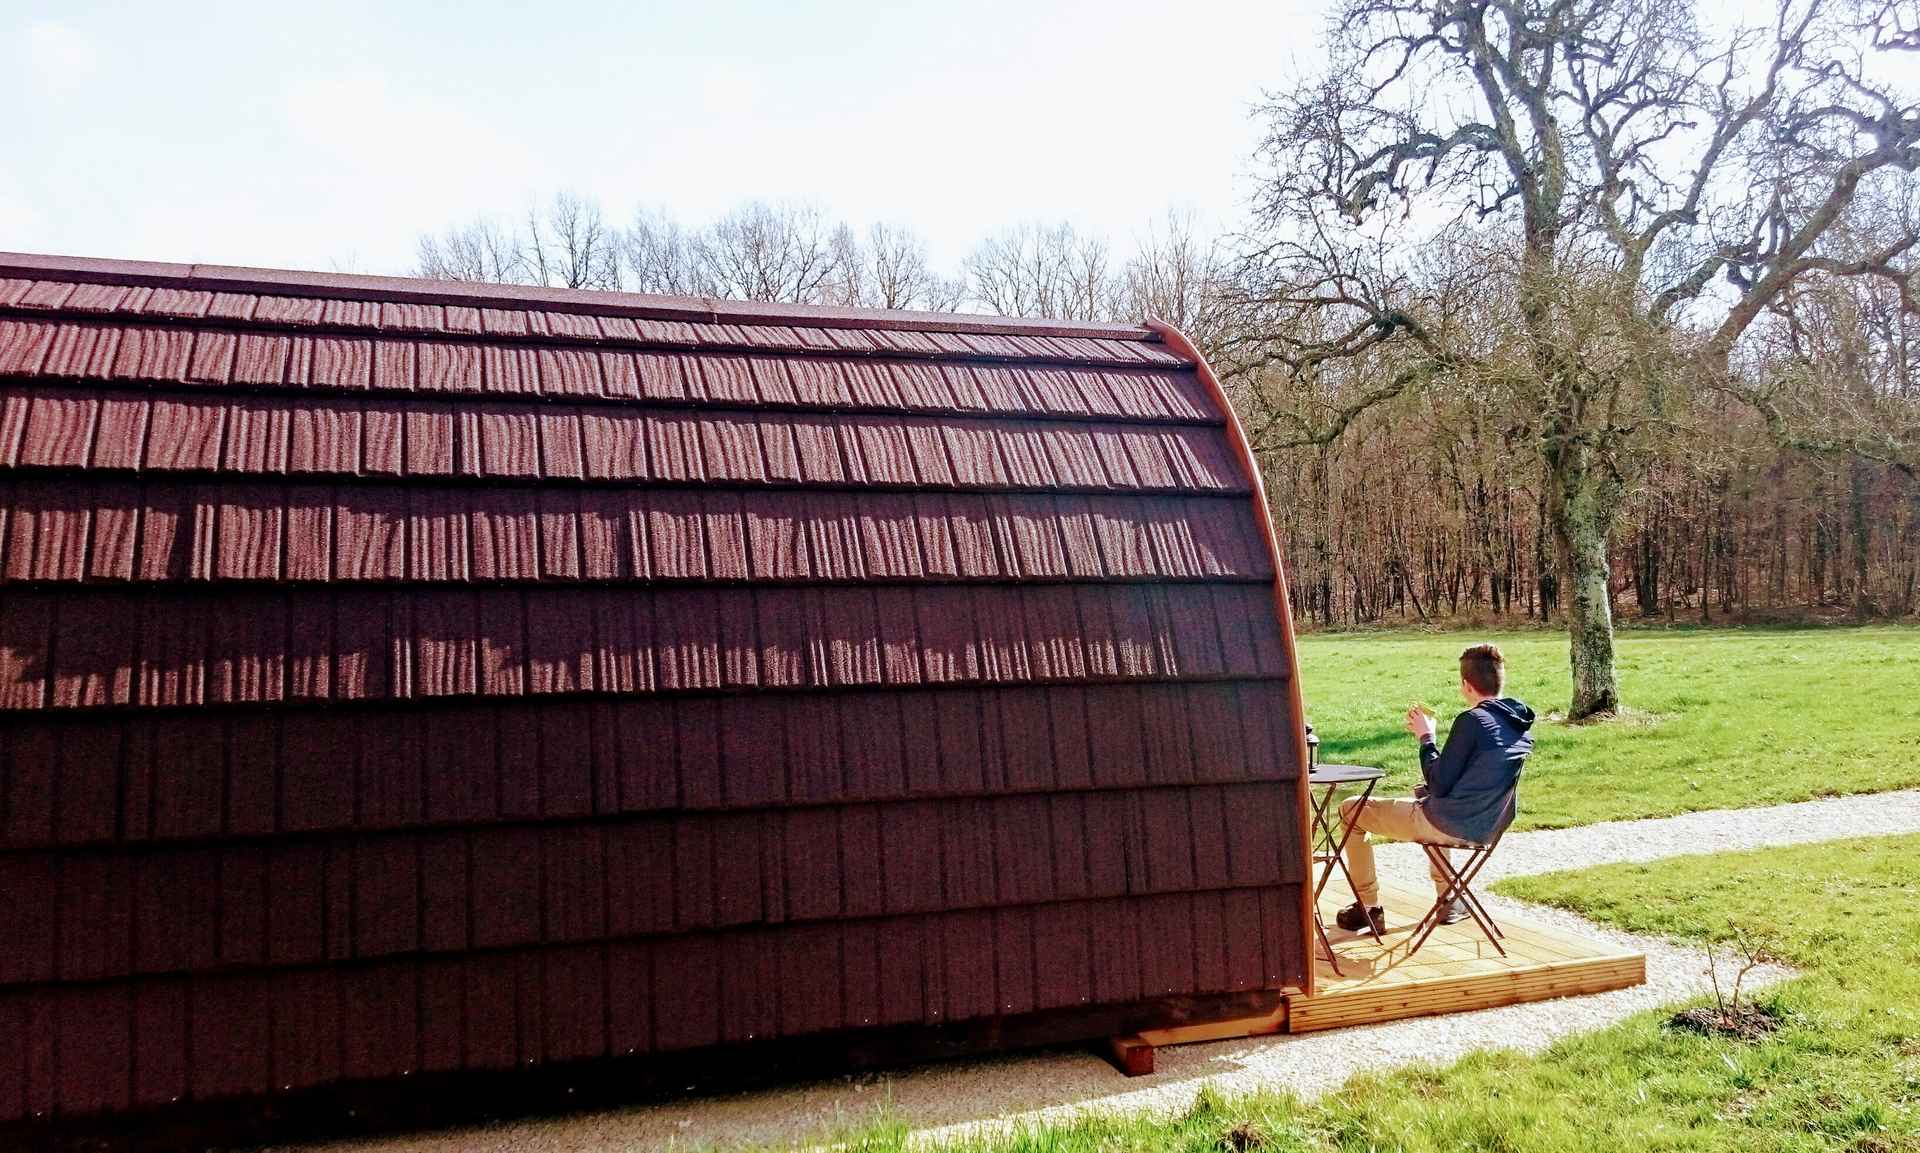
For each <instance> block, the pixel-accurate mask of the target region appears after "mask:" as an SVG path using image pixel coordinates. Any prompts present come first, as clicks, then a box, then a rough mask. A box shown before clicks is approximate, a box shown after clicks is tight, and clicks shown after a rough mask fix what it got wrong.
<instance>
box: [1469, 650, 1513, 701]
mask: <svg viewBox="0 0 1920 1153" xmlns="http://www.w3.org/2000/svg"><path fill="white" fill-rule="evenodd" d="M1460 679H1461V680H1463V681H1465V682H1467V683H1468V684H1470V685H1472V686H1473V687H1474V690H1475V691H1476V692H1482V693H1485V694H1487V695H1488V696H1490V697H1497V696H1499V695H1500V690H1501V689H1503V688H1505V687H1506V685H1507V658H1505V657H1503V656H1501V655H1500V646H1499V645H1473V646H1472V647H1470V648H1468V649H1467V651H1465V652H1463V653H1461V654H1460Z"/></svg>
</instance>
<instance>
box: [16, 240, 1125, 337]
mask: <svg viewBox="0 0 1920 1153" xmlns="http://www.w3.org/2000/svg"><path fill="white" fill-rule="evenodd" d="M0 276H29V277H39V276H54V277H59V278H63V279H71V280H78V281H94V282H102V283H111V284H141V285H150V286H153V287H166V288H190V289H200V290H204V291H208V292H256V293H273V294H279V295H285V296H328V297H333V298H341V299H349V300H389V301H407V302H412V303H419V304H453V305H474V306H478V307H503V306H517V307H521V308H526V307H534V308H540V309H544V310H548V311H552V312H576V313H596V314H603V315H613V316H630V317H639V318H645V319H650V320H686V321H696V322H706V323H712V324H799V325H805V326H808V327H815V328H885V329H894V330H901V331H911V332H954V333H978V334H989V335H1011V336H1021V335H1025V336H1091V337H1104V338H1106V339H1110V340H1134V341H1140V342H1143V343H1158V341H1159V340H1160V336H1159V334H1158V333H1156V332H1155V331H1154V330H1153V329H1152V328H1151V327H1150V326H1141V325H1134V324H1110V323H1101V322H1094V321H1067V320H1037V319H1032V318H1028V317H1013V316H988V315H976V314H971V313H957V312H909V311H889V310H886V309H877V308H834V307H829V306H825V305H813V304H775V303H766V302H760V301H746V300H722V299H719V298H717V297H705V296H655V295H652V294H649V293H641V292H605V291H598V290H593V289H582V288H537V287H533V286H530V285H521V284H484V283H479V282H473V281H449V280H421V279H416V278H413V277H405V276H364V275H361V274H358V273H344V272H302V271H296V270H289V269H277V268H246V267H240V266H234V265H224V264H169V263H164V262H159V261H147V260H103V259H99V258H96V257H87V256H46V255H40V254H36V253H28V252H0Z"/></svg>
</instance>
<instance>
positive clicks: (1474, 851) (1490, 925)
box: [1406, 793, 1514, 957]
mask: <svg viewBox="0 0 1920 1153" xmlns="http://www.w3.org/2000/svg"><path fill="white" fill-rule="evenodd" d="M1513 802H1514V794H1513V793H1508V794H1507V803H1506V805H1505V806H1504V807H1503V809H1502V815H1501V818H1500V825H1499V827H1498V828H1497V829H1496V830H1495V831H1494V834H1493V839H1492V840H1490V841H1488V842H1486V843H1485V844H1479V845H1476V844H1462V843H1451V844H1444V845H1439V844H1432V843H1429V842H1427V841H1420V842H1417V843H1418V844H1419V846H1420V847H1421V848H1422V849H1424V850H1426V853H1427V859H1428V860H1429V861H1432V862H1433V865H1434V867H1435V868H1437V869H1439V870H1440V872H1441V873H1443V874H1444V875H1445V876H1446V878H1447V888H1446V891H1445V892H1444V893H1442V894H1441V895H1440V896H1438V897H1435V898H1434V901H1433V907H1432V908H1430V909H1428V910H1427V915H1426V916H1424V917H1422V918H1420V920H1419V922H1418V923H1417V924H1415V925H1414V927H1413V932H1412V934H1411V935H1409V937H1408V938H1407V952H1406V955H1407V956H1409V957H1411V956H1413V955H1414V954H1415V953H1417V952H1419V951H1420V946H1422V945H1424V944H1426V943H1427V938H1428V937H1431V936H1433V931H1434V930H1435V929H1438V928H1439V927H1440V913H1441V911H1442V910H1443V909H1445V908H1446V907H1447V906H1448V905H1449V904H1452V903H1454V902H1458V903H1459V904H1461V905H1462V906H1464V907H1465V908H1466V910H1467V915H1468V916H1470V917H1472V918H1473V922H1474V924H1476V925H1478V926H1479V927H1480V931H1481V932H1482V933H1484V934H1486V937H1487V943H1488V944H1490V945H1492V946H1493V947H1494V948H1495V949H1497V950H1499V952H1500V955H1501V956H1502V957H1504V956H1506V955H1507V948H1506V946H1505V945H1502V944H1501V943H1500V939H1501V938H1502V937H1504V936H1506V934H1505V933H1502V932H1501V931H1500V926H1499V924H1497V923H1496V922H1495V921H1494V919H1493V914H1491V913H1489V912H1487V907H1486V905H1484V904H1482V903H1481V901H1480V898H1479V896H1478V895H1476V894H1475V893H1474V891H1473V881H1474V878H1476V877H1478V876H1479V875H1480V870H1481V869H1483V868H1485V867H1486V865H1487V860H1488V859H1489V858H1490V857H1492V856H1493V851H1494V850H1495V849H1497V848H1499V847H1500V839H1501V838H1502V837H1504V836H1506V835H1507V826H1508V825H1510V824H1512V823H1513ZM1449 849H1463V850H1465V851H1466V854H1467V857H1466V860H1464V861H1462V862H1461V863H1460V864H1459V866H1457V867H1456V866H1455V865H1454V863H1453V858H1452V857H1451V856H1449V855H1448V853H1447V850H1449Z"/></svg>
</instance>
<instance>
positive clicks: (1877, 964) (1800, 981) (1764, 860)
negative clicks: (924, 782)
mask: <svg viewBox="0 0 1920 1153" xmlns="http://www.w3.org/2000/svg"><path fill="white" fill-rule="evenodd" d="M1502 889H1503V890H1504V891H1507V892H1510V893H1512V894H1514V895H1516V896H1521V897H1525V898H1527V899H1530V900H1535V901H1545V902H1549V903H1552V904H1557V905H1562V906H1564V907H1567V908H1570V909H1574V910H1577V911H1579V912H1581V913H1583V914H1585V915H1587V916H1589V917H1593V918H1596V919H1599V920H1603V921H1608V922H1611V923H1614V924H1617V925H1620V926H1622V927H1625V928H1629V929H1633V930H1636V931H1640V932H1651V933H1663V934H1668V935H1672V936H1679V937H1685V938H1692V939H1696V940H1700V939H1711V938H1715V937H1720V936H1723V935H1724V934H1725V933H1726V932H1727V930H1728V926H1729V924H1737V925H1739V926H1740V927H1742V928H1743V929H1745V930H1747V931H1749V932H1750V933H1754V934H1757V935H1759V936H1760V937H1761V938H1763V939H1764V940H1765V941H1766V942H1767V943H1768V945H1769V947H1770V949H1771V950H1772V951H1773V952H1774V954H1775V955H1776V956H1778V957H1779V958H1781V959H1782V960H1784V961H1786V962H1788V963H1790V964H1792V965H1794V966H1797V967H1799V968H1801V969H1804V970H1806V974H1805V975H1804V976H1801V977H1798V978H1795V979H1793V980H1791V981H1789V982H1787V983H1786V984H1784V985H1781V986H1779V987H1777V988H1775V989H1773V990H1769V991H1767V992H1766V993H1763V994H1762V997H1761V1000H1762V1002H1763V1003H1764V1004H1766V1005H1767V1006H1768V1007H1770V1008H1772V1009H1774V1010H1776V1011H1777V1012H1779V1013H1780V1014H1781V1015H1782V1017H1783V1018H1784V1021H1785V1024H1784V1026H1783V1027H1782V1028H1781V1029H1780V1030H1779V1031H1778V1032H1777V1033H1775V1034H1774V1035H1773V1036H1772V1037H1770V1038H1768V1039H1766V1040H1762V1041H1758V1042H1743V1041H1733V1040H1726V1039H1720V1038H1711V1037H1705V1036H1701V1035H1699V1034H1696V1033H1691V1032H1686V1031H1681V1030H1676V1029H1673V1028H1670V1027H1668V1025H1667V1023H1666V1022H1667V1018H1668V1012H1667V1011H1665V1010H1662V1011H1658V1012H1651V1013H1644V1014H1641V1015H1639V1016H1637V1017H1634V1018H1631V1019H1629V1020H1627V1021H1625V1022H1622V1023H1620V1024H1618V1025H1615V1026H1612V1027H1609V1028H1606V1029H1602V1030H1599V1031H1597V1032H1594V1033H1589V1034H1584V1035H1581V1036H1576V1037H1570V1038H1566V1039H1563V1040H1561V1041H1559V1042H1557V1043H1556V1044H1554V1045H1553V1046H1551V1047H1550V1048H1549V1049H1547V1050H1546V1051H1545V1052H1544V1053H1543V1054H1541V1055H1539V1056H1533V1057H1528V1056H1522V1055H1519V1054H1515V1053H1512V1052H1488V1053H1482V1054H1478V1055H1475V1056H1473V1057H1470V1058H1468V1059H1466V1060H1463V1061H1460V1062H1458V1063H1456V1064H1454V1065H1451V1066H1448V1067H1446V1068H1414V1069H1406V1070H1401V1071H1398V1072H1393V1073H1388V1074H1382V1075H1377V1076H1366V1077H1360V1078H1356V1079H1355V1080H1353V1081H1351V1082H1349V1083H1348V1084H1347V1086H1346V1087H1344V1088H1343V1089H1342V1090H1340V1091H1339V1092H1338V1093H1335V1094H1332V1095H1330V1096H1328V1097H1326V1098H1323V1099H1322V1100H1320V1101H1317V1102H1315V1103H1313V1104H1304V1103H1302V1102H1300V1101H1298V1100H1297V1099H1295V1098H1293V1097H1290V1096H1287V1095H1285V1094H1280V1093H1271V1094H1257V1095H1253V1096H1249V1097H1242V1098H1234V1099H1223V1098H1221V1097H1218V1096H1214V1095H1212V1094H1209V1093H1205V1092H1203V1093H1202V1095H1201V1097H1200V1099H1199V1100H1198V1102H1197V1103H1196V1105H1195V1106H1194V1108H1193V1109H1191V1110H1190V1111H1188V1112H1187V1113H1186V1114H1184V1115H1182V1116H1179V1117H1174V1118H1165V1117H1154V1116H1151V1115H1139V1114H1134V1115H1123V1114H1113V1113H1103V1114H1089V1115H1086V1116H1084V1117H1082V1118H1080V1119H1077V1120H1075V1121H1071V1122H1067V1123H1064V1124H1057V1125H1049V1126H1042V1127H1034V1128H1030V1129H1026V1130H1022V1131H1019V1132H1016V1133H1013V1134H1010V1135H1005V1136H1000V1137H995V1138H992V1139H988V1140H984V1141H977V1142H960V1143H957V1144H953V1145H950V1146H943V1147H942V1148H948V1149H953V1150H968V1151H976V1150H977V1151H980V1153H1083V1151H1084V1153H1131V1151H1140V1153H1145V1151H1147V1150H1161V1149H1171V1150H1187V1151H1193V1153H1245V1151H1247V1150H1272V1151H1274V1153H1281V1151H1288V1150H1311V1151H1315V1153H1336V1151H1337V1153H1387V1151H1406V1153H1446V1151H1452V1150H1502V1151H1512V1153H1572V1151H1575V1150H1662V1151H1666V1150H1671V1151H1688V1153H1695V1151H1700V1153H1704V1151H1725V1153H1749V1151H1753V1153H1776V1151H1777V1153H1787V1151H1795V1153H1797V1151H1808V1153H1813V1151H1821V1153H1829V1151H1830V1153H1843V1151H1844V1153H1895V1151H1901V1153H1913V1151H1916V1150H1920V837H1895V838H1882V839H1868V840H1857V841H1846V842H1838V843H1828V844H1822V845H1807V846H1799V847H1792V848H1782V849H1767V850H1762V851H1759V852H1751V853H1741V854H1727V855H1721V856H1715V857H1688V858H1681V859H1677V860H1672V861H1666V862H1662V863H1659V864H1653V865H1619V866H1608V867H1604V868H1598V869H1590V870H1585V871H1582V872H1576V873H1564V874H1554V875H1550V876H1545V877H1533V878H1525V879H1520V880H1514V881H1509V882H1506V883H1504V884H1503V885H1502ZM1354 1043H1355V1044H1365V1039H1364V1036H1363V1035H1356V1037H1355V1039H1354ZM906 1145H907V1132H906V1128H905V1126H904V1125H902V1124H901V1123H900V1122H898V1121H897V1120H895V1121H881V1122H878V1123H876V1124H874V1125H873V1126H871V1127H869V1128H867V1129H865V1130H863V1131H860V1132H858V1133H856V1134H854V1135H852V1136H851V1138H850V1139H846V1142H845V1146H844V1147H846V1148H849V1149H866V1150H874V1151H876V1153H877V1151H879V1150H893V1149H901V1148H905V1147H906Z"/></svg>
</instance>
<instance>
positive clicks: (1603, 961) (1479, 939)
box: [1141, 889, 1646, 1046]
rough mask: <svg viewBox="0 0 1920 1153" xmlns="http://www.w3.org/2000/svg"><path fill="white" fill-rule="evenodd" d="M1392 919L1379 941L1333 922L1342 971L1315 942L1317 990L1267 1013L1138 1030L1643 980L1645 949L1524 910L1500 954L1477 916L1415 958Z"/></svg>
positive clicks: (1307, 1018) (1401, 894) (1373, 1012)
mask: <svg viewBox="0 0 1920 1153" xmlns="http://www.w3.org/2000/svg"><path fill="white" fill-rule="evenodd" d="M1381 895H1382V899H1383V900H1382V903H1383V904H1385V905H1386V907H1387V908H1388V909H1389V910H1390V911H1392V910H1424V909H1425V908H1426V904H1427V903H1426V901H1425V900H1424V899H1422V897H1421V896H1419V895H1417V894H1414V893H1409V892H1405V891H1401V890H1396V889H1386V890H1384V891H1383V893H1382V894H1381ZM1339 903H1340V902H1339V901H1337V900H1336V899H1334V898H1333V896H1332V894H1331V893H1329V894H1327V896H1326V897H1325V898H1324V903H1323V907H1322V910H1321V914H1322V916H1324V917H1325V918H1326V920H1327V922H1328V924H1329V925H1331V924H1332V922H1333V914H1334V911H1335V909H1336V908H1337V906H1338V904H1339ZM1413 915H1414V916H1417V915H1418V913H1417V912H1415V913H1414V914H1413ZM1388 924H1389V929H1388V931H1387V932H1386V933H1385V934H1384V936H1383V939H1382V941H1381V942H1379V943H1375V942H1374V940H1373V939H1372V938H1371V937H1370V936H1367V935H1366V934H1355V933H1347V932H1343V931H1341V930H1338V929H1330V930H1329V936H1330V937H1331V940H1332V944H1333V948H1334V950H1335V952H1337V953H1338V954H1339V956H1340V969H1341V971H1340V972H1338V973H1336V972H1334V970H1333V967H1332V966H1331V965H1330V964H1329V963H1328V962H1327V958H1326V956H1325V954H1324V953H1323V952H1321V951H1319V950H1318V949H1316V950H1315V952H1316V957H1315V962H1314V963H1315V966H1316V970H1315V976H1316V977H1317V990H1318V991H1317V992H1316V993H1315V995H1314V996H1312V997H1302V996H1289V997H1287V998H1286V999H1285V1001H1284V1003H1283V1004H1282V1005H1281V1007H1280V1008H1279V1009H1277V1010H1276V1011H1275V1012H1273V1013H1271V1014H1268V1015H1266V1016H1264V1017H1255V1018H1248V1019H1246V1020H1241V1021H1220V1022H1215V1023H1212V1024H1203V1025H1189V1026H1183V1027H1180V1028H1175V1029H1159V1030H1154V1031H1152V1032H1151V1033H1144V1034H1141V1036H1142V1038H1143V1039H1145V1040H1146V1041H1147V1042H1148V1043H1150V1044H1153V1045H1156V1046H1158V1045H1178V1044H1188V1043H1192V1042H1195V1041H1219V1040H1225V1039H1228V1038H1232V1037H1250V1036H1260V1035H1264V1034H1269V1033H1279V1032H1288V1033H1306V1032H1313V1031H1316V1030H1320V1029H1337V1028H1343V1027H1347V1026H1352V1025H1365V1024H1373V1023H1376V1022H1379V1021H1393V1020H1399V1019H1403V1018H1407V1017H1422V1016H1430V1015H1434V1014H1440V1013H1460V1012H1466V1011H1468V1010H1472V1009H1491V1008H1495V1007H1497V1006H1501V1005H1514V1004H1520V1003H1523V1002H1527V1001H1545V1000H1551V999H1553V998H1555V997H1569V996H1577V995H1581V994H1587V993H1600V992H1606V991H1608V990H1611V989H1624V988H1628V987H1630V986H1633V985H1638V984H1641V983H1643V982H1644V981H1645V980H1646V958H1645V957H1643V956H1641V955H1640V954H1638V953H1630V952H1623V951H1621V950H1620V949H1619V948H1617V947H1616V946H1613V945H1610V944H1607V943H1605V942H1602V941H1594V940H1589V939H1587V938H1584V937H1580V936H1576V935H1574V934H1571V933H1566V932H1562V931H1561V930H1559V929H1556V928H1554V927H1552V926H1549V925H1543V924H1540V923H1538V922H1534V921H1528V920H1526V919H1525V918H1524V917H1518V916H1506V917H1502V918H1501V920H1500V927H1501V929H1502V930H1503V931H1504V932H1505V934H1506V935H1505V936H1504V937H1503V938H1502V943H1503V944H1504V945H1505V946H1506V949H1507V955H1506V956H1504V957H1503V956H1501V955H1500V953H1499V952H1498V951H1497V950H1496V949H1494V948H1493V947H1492V946H1491V945H1490V944H1488V943H1487V940H1486V938H1485V937H1484V936H1482V935H1481V933H1480V930H1479V929H1478V927H1477V926H1475V925H1474V923H1473V922H1472V921H1471V920H1469V921H1464V922H1461V923H1460V924H1457V925H1442V926H1440V927H1439V928H1438V929H1436V930H1435V931H1434V933H1433V936H1432V938H1431V939H1429V940H1428V941H1427V943H1426V945H1425V946H1423V947H1422V948H1421V950H1420V951H1419V952H1418V953H1415V954H1414V955H1413V956H1411V957H1409V956H1407V946H1408V944H1409V942H1410V940H1411V937H1412V932H1411V930H1412V929H1413V924H1412V921H1410V920H1408V921H1400V922H1395V921H1391V920H1390V921H1389V923H1388Z"/></svg>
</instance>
